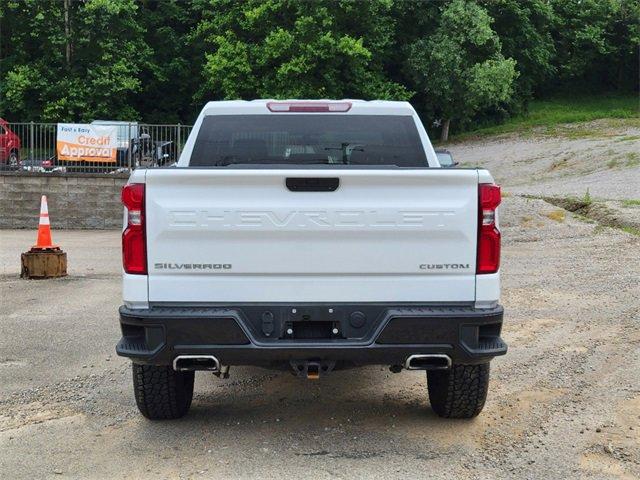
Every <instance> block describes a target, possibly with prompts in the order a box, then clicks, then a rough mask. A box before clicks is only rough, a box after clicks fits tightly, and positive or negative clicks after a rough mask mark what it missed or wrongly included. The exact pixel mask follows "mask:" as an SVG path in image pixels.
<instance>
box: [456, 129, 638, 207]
mask: <svg viewBox="0 0 640 480" xmlns="http://www.w3.org/2000/svg"><path fill="white" fill-rule="evenodd" d="M448 148H449V150H450V151H451V152H452V153H453V155H454V157H455V158H456V160H458V161H460V162H461V163H462V165H463V166H484V167H486V168H488V169H489V170H490V171H491V172H492V173H493V175H494V176H495V178H496V180H497V181H498V182H499V183H500V184H501V185H503V187H504V188H505V189H506V190H507V191H509V192H511V193H514V194H523V193H526V194H533V195H547V196H548V195H560V196H570V195H572V196H578V197H582V196H583V195H584V194H585V193H586V192H587V189H588V190H589V194H590V195H591V196H592V197H594V198H601V199H615V200H626V199H640V119H627V120H597V121H593V122H589V123H580V124H573V125H566V126H562V127H557V128H555V129H553V131H552V132H545V131H539V132H537V133H535V134H529V135H527V136H524V137H523V136H521V135H504V136H501V137H492V138H487V139H482V140H476V141H466V142H464V143H459V144H453V145H451V146H450V147H448Z"/></svg>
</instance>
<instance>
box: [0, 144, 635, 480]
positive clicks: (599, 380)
mask: <svg viewBox="0 0 640 480" xmlns="http://www.w3.org/2000/svg"><path fill="white" fill-rule="evenodd" d="M502 141H503V140H500V141H499V142H500V143H501V142H502ZM510 141H512V142H514V141H515V140H510ZM527 141H528V140H527ZM619 143H621V144H624V142H619ZM487 145H488V144H487ZM456 148H460V149H462V148H467V147H464V146H457V147H456ZM482 148H483V147H481V146H479V147H478V151H479V152H480V154H481V155H484V154H486V151H483V150H482ZM486 148H489V147H486ZM493 148H494V147H491V149H493ZM496 148H497V147H496ZM461 151H462V150H461ZM496 151H499V149H497V150H496ZM510 151H511V150H510ZM514 151H517V149H515V150H514ZM483 152H485V153H483ZM454 153H456V151H455V150H454ZM494 172H495V174H496V176H498V177H499V178H500V177H501V176H503V178H507V174H506V173H504V172H503V170H502V169H501V168H500V167H499V166H498V165H496V166H495V168H494ZM626 178H627V182H628V181H629V178H631V177H630V176H629V175H627V177H626ZM507 183H508V182H507ZM514 184H515V183H514ZM636 186H637V184H636ZM627 187H628V185H627V184H626V183H625V184H624V185H622V187H621V188H623V189H624V188H627ZM509 190H512V189H511V188H509ZM624 195H627V194H626V193H625V194H624ZM613 198H615V197H613ZM624 198H627V197H626V196H625V197H624ZM52 215H53V212H52ZM53 222H54V225H55V217H54V218H53ZM501 223H502V228H503V235H504V239H505V240H504V248H503V268H502V278H503V295H502V303H503V304H504V306H505V310H506V312H507V313H506V316H505V326H504V330H503V334H504V338H505V339H506V341H507V342H508V343H509V347H510V349H509V353H508V354H507V356H505V357H501V358H498V359H496V360H495V361H494V362H493V363H492V382H491V386H490V391H489V398H488V401H487V405H486V407H485V410H484V411H483V413H482V414H481V415H480V416H479V417H478V418H476V419H474V420H471V421H451V420H443V419H440V418H438V417H436V416H435V415H434V414H433V413H432V412H431V411H430V410H429V408H428V399H427V395H426V388H425V386H426V382H425V378H424V374H420V373H419V372H403V373H401V374H392V373H390V372H389V371H388V370H387V369H385V368H381V367H371V368H365V369H361V370H351V371H341V372H334V373H333V374H332V375H330V376H329V377H327V378H326V379H323V380H321V381H320V382H317V383H313V382H308V381H303V380H299V379H297V378H295V377H293V376H291V375H290V374H288V373H280V372H270V371H267V370H261V369H256V368H232V369H231V378H230V379H228V380H219V379H217V378H215V377H213V376H212V375H210V374H205V373H198V374H197V375H196V393H195V398H194V405H193V407H192V410H191V412H190V414H189V415H188V416H187V417H186V418H184V419H182V420H179V421H173V422H149V421H147V420H145V419H144V418H142V417H141V416H140V415H139V414H138V413H137V410H136V408H135V404H134V401H133V395H132V391H131V389H132V386H131V374H130V368H129V365H128V362H127V361H125V360H124V359H121V358H119V357H116V356H115V354H114V344H115V342H116V341H117V339H118V337H119V332H118V326H117V314H116V308H117V306H118V305H119V303H120V279H119V271H120V265H119V234H118V232H95V231H94V232H89V231H82V232H80V231H67V232H59V231H54V239H55V240H56V241H57V242H58V243H60V244H61V245H62V246H63V247H64V248H65V250H66V251H67V252H68V255H69V265H70V276H69V277H67V278H65V279H59V280H49V281H24V280H20V279H18V278H17V274H18V272H19V254H20V252H21V251H23V250H25V249H27V248H28V246H29V245H31V243H32V242H33V240H34V237H35V234H34V232H25V231H0V266H1V270H0V272H1V273H0V291H2V295H1V296H0V302H1V303H2V304H1V305H0V307H1V308H0V331H2V335H1V336H0V385H1V387H0V472H3V473H2V474H1V475H0V477H5V478H12V479H21V478H25V479H27V478H28V479H32V478H158V477H161V478H176V479H179V478H194V479H198V478H277V479H285V478H300V477H303V476H304V477H310V478H373V477H375V478H389V479H396V478H445V479H446V478H451V479H453V478H455V479H474V478H478V479H484V478H498V479H502V478H504V479H507V478H526V479H537V478H540V479H548V478H586V479H601V478H625V479H626V478H628V479H635V478H639V477H640V381H639V379H640V355H639V353H640V329H639V328H638V326H639V322H640V295H639V293H640V289H639V286H638V278H639V276H640V256H639V252H640V237H638V236H634V235H630V234H628V233H625V232H623V231H621V230H618V229H612V228H607V227H602V226H601V225H599V224H597V223H595V222H591V221H585V220H583V219H581V218H579V217H578V216H575V215H573V214H571V213H568V212H566V211H564V210H562V209H559V208H558V207H555V206H553V205H550V204H548V203H546V202H543V201H541V200H537V199H526V198H522V197H519V196H517V195H511V196H509V197H507V198H506V199H505V200H504V205H503V209H502V218H501Z"/></svg>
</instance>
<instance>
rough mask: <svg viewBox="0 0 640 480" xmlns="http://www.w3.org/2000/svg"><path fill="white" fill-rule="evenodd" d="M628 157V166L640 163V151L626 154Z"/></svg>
mask: <svg viewBox="0 0 640 480" xmlns="http://www.w3.org/2000/svg"><path fill="white" fill-rule="evenodd" d="M626 158H627V167H635V166H636V165H640V153H638V152H628V153H627V155H626Z"/></svg>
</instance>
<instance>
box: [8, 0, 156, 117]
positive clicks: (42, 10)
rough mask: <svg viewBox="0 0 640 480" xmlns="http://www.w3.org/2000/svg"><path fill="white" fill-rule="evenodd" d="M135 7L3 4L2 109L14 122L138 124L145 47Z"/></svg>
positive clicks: (106, 0)
mask: <svg viewBox="0 0 640 480" xmlns="http://www.w3.org/2000/svg"><path fill="white" fill-rule="evenodd" d="M137 9H138V5H137V3H136V2H135V1H134V0H86V1H84V2H60V1H56V0H20V1H17V0H15V1H10V2H8V3H7V4H6V5H5V8H4V10H3V16H4V17H3V25H10V27H9V28H10V31H9V32H8V34H5V33H3V37H4V38H3V43H5V42H6V43H5V44H7V45H8V47H7V49H8V51H7V56H6V57H3V59H2V63H1V64H0V71H1V72H2V75H3V89H2V95H1V96H0V102H1V103H0V108H1V109H2V111H8V112H10V113H11V115H12V116H14V117H15V118H17V119H20V120H25V119H29V120H43V121H74V120H87V121H88V120H92V119H94V118H100V117H101V118H108V119H126V120H129V119H136V118H138V117H139V113H138V112H137V111H136V110H135V108H134V107H133V104H134V101H133V100H134V96H135V95H136V94H137V93H138V92H139V91H140V90H141V88H142V85H141V82H140V79H139V74H140V71H141V68H142V65H143V64H144V63H145V62H146V61H147V58H148V56H149V47H148V46H147V44H146V43H145V42H144V38H143V34H144V31H143V29H142V28H141V27H140V25H139V24H138V21H137V19H136V12H137ZM67 18H68V20H67Z"/></svg>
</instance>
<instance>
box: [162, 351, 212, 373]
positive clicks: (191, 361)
mask: <svg viewBox="0 0 640 480" xmlns="http://www.w3.org/2000/svg"><path fill="white" fill-rule="evenodd" d="M173 369H174V370H175V371H176V372H189V371H193V370H208V371H210V372H219V371H220V361H219V360H218V359H217V358H216V357H214V356H213V355H178V356H177V357H176V358H174V359H173Z"/></svg>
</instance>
